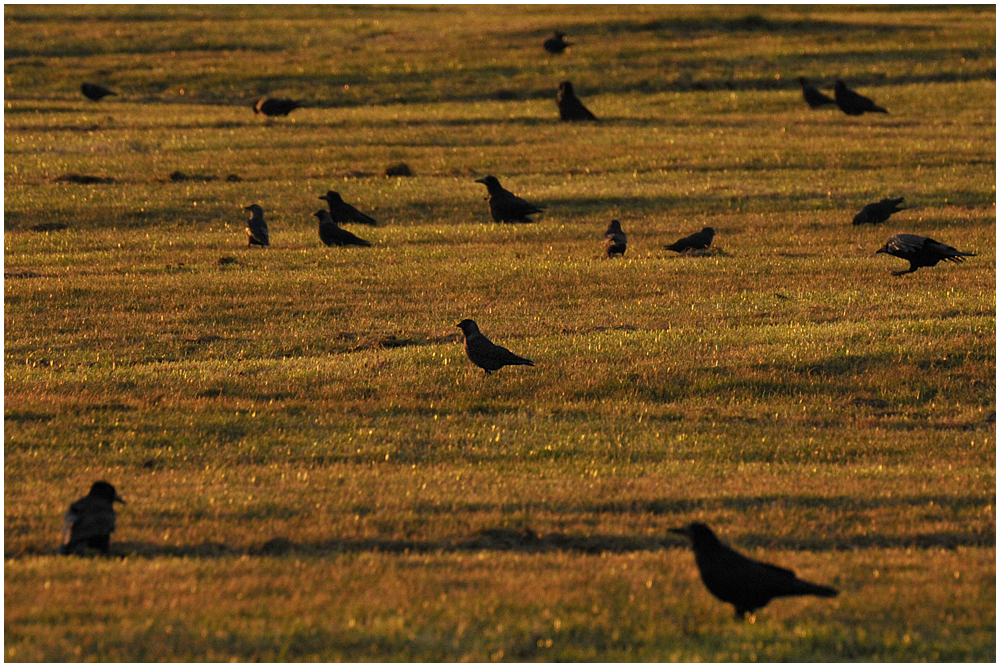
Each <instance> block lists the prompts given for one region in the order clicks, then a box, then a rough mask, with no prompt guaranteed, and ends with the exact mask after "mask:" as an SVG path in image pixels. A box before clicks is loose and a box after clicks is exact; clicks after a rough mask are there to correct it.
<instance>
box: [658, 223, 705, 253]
mask: <svg viewBox="0 0 1000 667" xmlns="http://www.w3.org/2000/svg"><path fill="white" fill-rule="evenodd" d="M713 238H715V230H714V229H712V228H711V227H705V228H704V229H702V230H701V231H700V232H695V233H694V234H692V235H691V236H685V237H684V238H682V239H680V240H678V241H674V242H673V243H671V244H670V245H668V246H664V247H665V248H666V249H667V250H673V251H674V252H684V251H685V250H704V249H705V248H707V247H708V246H710V245H712V239H713Z"/></svg>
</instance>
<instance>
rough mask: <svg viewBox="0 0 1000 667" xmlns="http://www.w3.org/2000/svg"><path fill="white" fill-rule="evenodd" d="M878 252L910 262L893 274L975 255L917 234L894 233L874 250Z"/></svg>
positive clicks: (962, 259) (899, 274)
mask: <svg viewBox="0 0 1000 667" xmlns="http://www.w3.org/2000/svg"><path fill="white" fill-rule="evenodd" d="M879 253H885V254H887V255H892V256H893V257H899V258H900V259H905V260H906V261H908V262H909V263H910V268H909V269H907V270H905V271H893V272H892V275H894V276H901V275H903V274H906V273H913V272H914V271H916V270H917V269H919V268H921V267H924V266H934V265H935V264H937V263H938V262H941V261H945V262H964V261H965V258H966V257H975V256H976V253H974V252H962V251H961V250H956V249H955V248H952V247H951V246H950V245H945V244H943V243H941V242H939V241H935V240H934V239H931V238H927V237H926V236H918V235H917V234H896V235H895V236H893V237H892V238H890V239H889V240H888V241H887V242H886V244H885V245H884V246H882V247H881V248H879V249H878V250H876V251H875V254H876V255H878V254H879Z"/></svg>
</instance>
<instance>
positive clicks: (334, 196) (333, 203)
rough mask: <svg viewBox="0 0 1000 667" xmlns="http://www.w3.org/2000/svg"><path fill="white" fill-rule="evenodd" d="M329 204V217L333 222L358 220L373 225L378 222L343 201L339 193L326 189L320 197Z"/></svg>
mask: <svg viewBox="0 0 1000 667" xmlns="http://www.w3.org/2000/svg"><path fill="white" fill-rule="evenodd" d="M320 199H322V200H323V201H325V202H326V203H327V204H328V205H329V206H330V219H331V220H333V221H334V222H337V223H341V222H360V223H361V224H362V225H371V226H372V227H374V226H375V225H377V224H378V223H377V222H375V218H372V217H369V216H367V215H365V214H364V213H362V212H361V211H359V210H358V209H356V208H354V207H353V206H351V205H350V204H348V203H347V202H345V201H344V200H343V199H342V198H341V196H340V194H339V193H337V192H334V191H333V190H327V191H326V194H325V195H323V196H322V197H320Z"/></svg>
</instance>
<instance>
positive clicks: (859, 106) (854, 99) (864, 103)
mask: <svg viewBox="0 0 1000 667" xmlns="http://www.w3.org/2000/svg"><path fill="white" fill-rule="evenodd" d="M833 98H834V101H835V102H836V103H837V106H838V107H840V110H841V111H843V112H844V113H846V114H847V115H848V116H860V115H861V114H863V113H864V112H866V111H867V112H869V113H889V112H888V111H886V110H885V109H883V108H882V107H880V106H878V105H877V104H875V103H874V102H872V101H871V100H870V99H868V98H867V97H865V96H864V95H858V94H857V93H856V92H854V91H853V90H851V89H850V88H848V87H847V84H846V83H844V82H843V81H839V80H838V81H837V83H835V84H834V86H833Z"/></svg>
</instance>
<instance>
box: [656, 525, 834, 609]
mask: <svg viewBox="0 0 1000 667" xmlns="http://www.w3.org/2000/svg"><path fill="white" fill-rule="evenodd" d="M670 532H671V533H677V534H678V535H684V536H685V537H687V538H688V539H690V540H691V548H692V550H693V551H694V560H695V563H697V565H698V572H700V573H701V580H702V582H704V584H705V587H706V588H708V591H709V592H710V593H711V594H712V595H714V596H715V597H717V598H719V599H720V600H722V601H723V602H728V603H729V604H731V605H733V607H735V609H736V618H737V620H742V619H744V618H746V619H748V620H750V622H751V623H752V622H753V620H754V617H753V613H754V611H756V610H757V609H760V608H761V607H763V606H764V605H766V604H767V603H768V602H770V601H771V600H772V599H773V598H779V597H789V596H793V595H816V596H819V597H824V598H832V597H834V596H836V595H837V590H836V589H835V588H830V587H829V586H820V585H818V584H811V583H809V582H808V581H803V580H802V579H799V578H797V577H796V576H795V573H794V572H792V571H791V570H786V569H785V568H782V567H778V566H777V565H771V564H770V563H763V562H761V561H758V560H753V559H752V558H747V557H746V556H744V555H743V554H740V553H738V552H736V551H734V550H732V549H730V548H729V547H727V546H726V545H724V544H722V542H720V541H719V538H717V537H716V536H715V533H713V532H712V529H711V528H709V527H708V526H706V525H705V524H703V523H698V522H694V523H689V524H688V525H686V526H684V527H683V528H671V529H670Z"/></svg>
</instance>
